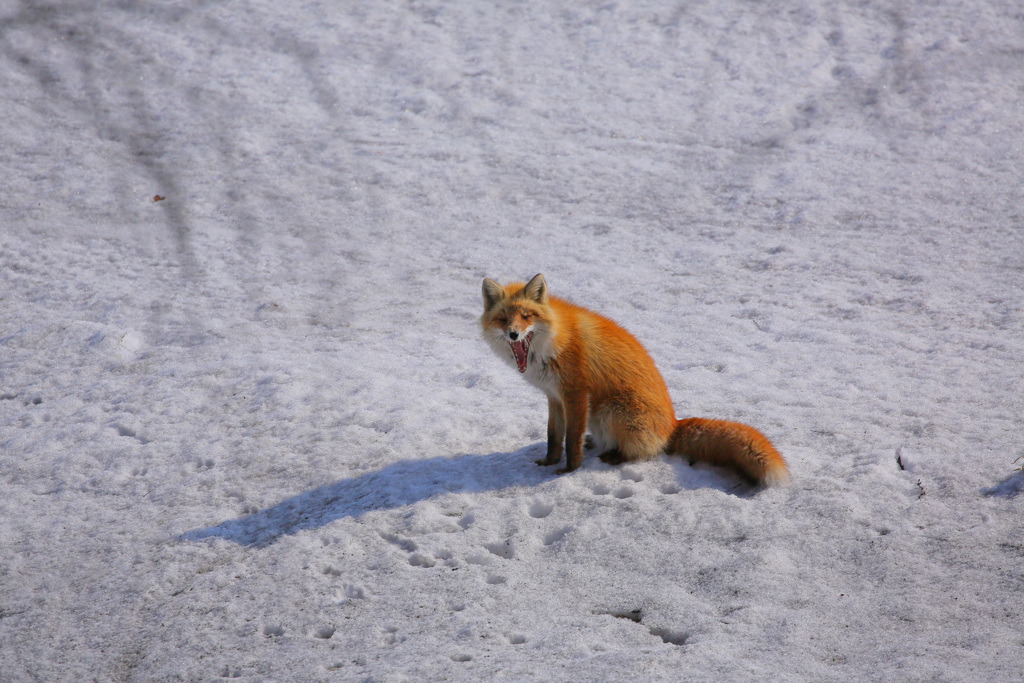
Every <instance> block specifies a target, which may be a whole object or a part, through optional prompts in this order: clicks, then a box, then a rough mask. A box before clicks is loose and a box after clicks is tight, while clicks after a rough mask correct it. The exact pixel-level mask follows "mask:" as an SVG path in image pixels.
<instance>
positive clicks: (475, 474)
mask: <svg viewBox="0 0 1024 683" xmlns="http://www.w3.org/2000/svg"><path fill="white" fill-rule="evenodd" d="M537 453H538V448H537V446H536V445H532V446H529V447H526V448H523V449H520V450H518V451H516V452H514V453H492V454H490V455H460V456H455V457H437V458H427V459H425V460H404V461H402V462H397V463H394V464H392V465H388V466H387V467H385V468H383V469H380V470H376V471H373V472H367V473H365V474H360V475H358V476H356V477H353V478H351V479H342V480H339V481H336V482H334V483H332V484H325V485H324V486H319V487H317V488H315V489H310V490H309V491H304V492H303V493H300V494H298V495H295V496H292V497H291V498H287V499H285V500H283V501H281V502H280V503H278V504H277V505H274V506H272V507H268V508H265V509H263V510H260V511H258V512H254V513H253V514H251V515H248V516H245V517H240V518H238V519H231V520H228V521H225V522H221V523H220V524H218V525H216V526H212V527H207V528H205V529H193V530H191V531H187V532H185V533H184V534H182V535H181V536H180V537H179V538H180V539H181V540H186V541H198V540H202V539H207V538H223V539H225V540H228V541H232V542H233V543H238V544H239V545H248V546H256V547H265V546H268V545H270V544H272V543H274V542H275V541H277V539H278V538H280V537H282V536H288V535H291V534H295V533H298V532H300V531H305V530H309V529H318V528H320V527H322V526H325V525H327V524H330V523H331V522H333V521H335V520H338V519H341V518H343V517H358V516H360V515H363V514H365V513H367V512H373V511H375V510H391V509H394V508H398V507H402V506H404V505H411V504H413V503H417V502H419V501H423V500H427V499H428V498H432V497H434V496H438V495H441V494H444V493H455V492H464V493H479V492H483V491H494V490H498V489H505V488H511V487H515V486H528V487H533V486H536V485H537V484H540V483H541V482H543V481H547V480H550V479H551V478H552V474H551V469H550V468H546V467H537V465H535V464H534V462H533V461H534V460H535V459H536V458H537V457H539V456H538V455H537Z"/></svg>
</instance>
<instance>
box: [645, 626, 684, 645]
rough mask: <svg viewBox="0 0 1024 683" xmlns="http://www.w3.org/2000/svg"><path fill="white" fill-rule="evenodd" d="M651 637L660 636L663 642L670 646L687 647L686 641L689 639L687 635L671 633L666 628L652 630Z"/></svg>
mask: <svg viewBox="0 0 1024 683" xmlns="http://www.w3.org/2000/svg"><path fill="white" fill-rule="evenodd" d="M651 635H652V636H658V637H659V638H661V640H662V641H663V642H666V643H668V644H669V645H685V644H686V639H687V638H688V637H689V636H688V635H687V634H685V633H679V632H677V631H670V630H668V629H664V628H652V629H651Z"/></svg>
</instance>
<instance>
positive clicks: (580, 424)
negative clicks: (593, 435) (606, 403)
mask: <svg viewBox="0 0 1024 683" xmlns="http://www.w3.org/2000/svg"><path fill="white" fill-rule="evenodd" d="M564 412H565V467H563V468H560V469H557V470H555V474H565V473H566V472H572V471H573V470H574V469H576V468H577V467H579V466H580V463H582V462H583V434H584V433H585V432H586V431H587V395H586V394H585V393H583V394H575V395H572V396H567V397H566V398H565V411H564Z"/></svg>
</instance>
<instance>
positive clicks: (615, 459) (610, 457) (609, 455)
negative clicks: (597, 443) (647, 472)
mask: <svg viewBox="0 0 1024 683" xmlns="http://www.w3.org/2000/svg"><path fill="white" fill-rule="evenodd" d="M597 457H598V458H600V459H601V462H606V463H608V464H609V465H621V464H622V463H624V462H626V458H625V456H623V455H622V453H620V452H619V450H618V449H617V448H613V449H611V450H610V451H605V452H604V453H602V454H601V455H599V456H597Z"/></svg>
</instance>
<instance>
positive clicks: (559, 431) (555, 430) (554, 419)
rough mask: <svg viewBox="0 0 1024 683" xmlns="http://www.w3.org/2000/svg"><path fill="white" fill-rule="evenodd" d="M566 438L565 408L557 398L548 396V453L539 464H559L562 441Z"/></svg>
mask: <svg viewBox="0 0 1024 683" xmlns="http://www.w3.org/2000/svg"><path fill="white" fill-rule="evenodd" d="M564 440H565V408H564V407H563V406H562V402H561V401H559V400H558V399H557V398H553V397H551V396H548V454H547V457H545V458H542V459H540V460H538V461H537V464H538V465H557V464H558V461H559V460H561V459H562V442H563V441H564Z"/></svg>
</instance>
